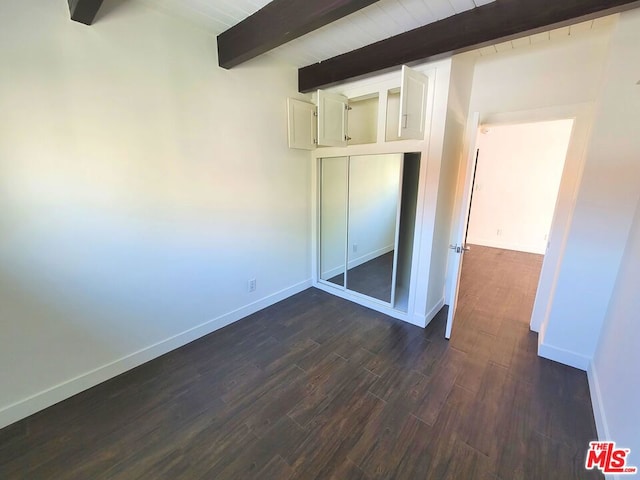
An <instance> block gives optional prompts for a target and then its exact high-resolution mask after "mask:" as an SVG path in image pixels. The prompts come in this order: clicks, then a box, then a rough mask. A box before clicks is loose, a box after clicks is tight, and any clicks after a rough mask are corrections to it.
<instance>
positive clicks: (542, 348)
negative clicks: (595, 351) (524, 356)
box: [538, 343, 591, 371]
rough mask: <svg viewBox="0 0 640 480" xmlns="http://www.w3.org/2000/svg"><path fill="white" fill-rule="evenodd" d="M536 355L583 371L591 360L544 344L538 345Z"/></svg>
mask: <svg viewBox="0 0 640 480" xmlns="http://www.w3.org/2000/svg"><path fill="white" fill-rule="evenodd" d="M538 355H539V356H541V357H543V358H547V359H549V360H553V361H554V362H558V363H562V364H564V365H568V366H570V367H574V368H578V369H580V370H584V371H586V370H587V369H588V368H589V364H590V363H591V359H590V358H588V357H585V356H584V355H580V354H579V353H576V352H572V351H570V350H565V349H563V348H558V347H555V346H553V345H549V344H545V343H541V344H539V345H538Z"/></svg>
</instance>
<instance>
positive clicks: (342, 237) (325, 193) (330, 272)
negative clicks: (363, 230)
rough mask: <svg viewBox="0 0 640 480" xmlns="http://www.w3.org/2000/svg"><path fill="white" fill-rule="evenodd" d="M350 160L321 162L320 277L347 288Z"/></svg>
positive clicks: (324, 160)
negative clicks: (346, 265) (346, 264)
mask: <svg viewBox="0 0 640 480" xmlns="http://www.w3.org/2000/svg"><path fill="white" fill-rule="evenodd" d="M348 165H349V161H348V158H347V157H336V158H323V159H322V161H321V163H320V278H321V279H322V280H326V281H328V282H331V283H334V284H336V285H340V286H344V285H345V283H344V282H345V260H346V245H347V200H348V199H347V195H348Z"/></svg>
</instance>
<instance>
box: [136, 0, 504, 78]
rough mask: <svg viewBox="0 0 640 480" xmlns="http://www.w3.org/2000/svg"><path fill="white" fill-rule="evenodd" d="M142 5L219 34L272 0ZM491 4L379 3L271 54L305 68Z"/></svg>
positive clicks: (440, 0) (150, 0)
mask: <svg viewBox="0 0 640 480" xmlns="http://www.w3.org/2000/svg"><path fill="white" fill-rule="evenodd" d="M143 1H144V2H145V3H147V4H148V5H150V6H153V7H154V8H158V9H161V10H164V11H165V12H167V13H170V14H173V15H177V16H180V17H183V18H186V19H188V20H190V21H192V22H195V23H197V24H198V25H200V26H201V27H203V28H205V29H206V30H207V31H209V32H211V33H212V34H214V35H218V34H220V33H222V32H224V31H225V30H227V29H228V28H230V27H232V26H234V25H235V24H237V23H238V22H240V21H241V20H244V19H245V18H246V17H248V16H249V15H251V14H253V13H255V12H256V11H257V10H259V9H260V8H262V7H264V6H265V5H266V4H267V3H269V1H270V0H143ZM309 1H314V0H309ZM493 1H495V0H380V1H379V2H376V3H374V4H373V5H370V6H368V7H365V8H363V9H362V10H359V11H357V12H355V13H352V14H351V15H349V16H347V17H344V18H342V19H340V20H338V21H336V22H333V23H331V24H330V25H327V26H325V27H322V28H320V29H318V30H316V31H314V32H311V33H308V34H307V35H305V36H303V37H300V38H298V39H296V40H293V41H292V42H289V43H287V44H286V45H283V46H281V47H279V48H277V49H275V50H273V51H272V52H270V53H269V55H272V56H275V57H277V58H279V59H281V60H284V61H286V62H288V63H290V64H293V65H295V66H296V67H304V66H306V65H309V64H312V63H316V62H319V61H322V60H326V59H328V58H331V57H334V56H336V55H340V54H342V53H346V52H349V51H351V50H355V49H356V48H360V47H363V46H365V45H369V44H370V43H374V42H377V41H379V40H383V39H385V38H388V37H391V36H393V35H397V34H399V33H402V32H406V31H408V30H411V29H414V28H417V27H420V26H422V25H426V24H427V23H432V22H435V21H437V20H441V19H443V18H447V17H450V16H453V15H455V14H456V13H460V12H463V11H465V10H470V9H472V8H475V7H476V6H481V5H484V4H487V3H491V2H493Z"/></svg>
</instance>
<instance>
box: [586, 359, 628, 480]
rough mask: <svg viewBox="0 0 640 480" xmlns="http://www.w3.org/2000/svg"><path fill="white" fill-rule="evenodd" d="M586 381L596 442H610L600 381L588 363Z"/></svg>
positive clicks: (614, 478) (610, 478) (616, 477)
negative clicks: (596, 435)
mask: <svg viewBox="0 0 640 480" xmlns="http://www.w3.org/2000/svg"><path fill="white" fill-rule="evenodd" d="M587 380H588V382H589V394H590V396H591V407H592V408H593V418H594V419H595V421H596V432H597V433H598V440H600V441H602V442H610V441H612V440H613V437H612V436H611V433H610V432H609V423H608V422H607V415H606V413H605V410H604V402H603V401H602V399H603V398H604V397H603V396H602V390H601V389H600V381H599V380H598V372H597V371H596V368H595V366H594V364H593V362H590V363H589V368H588V369H587ZM605 478H607V479H608V480H620V479H621V478H622V476H621V475H614V474H607V475H605Z"/></svg>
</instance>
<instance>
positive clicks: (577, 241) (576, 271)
mask: <svg viewBox="0 0 640 480" xmlns="http://www.w3.org/2000/svg"><path fill="white" fill-rule="evenodd" d="M638 45H640V10H632V11H629V12H627V13H624V14H621V15H620V20H619V22H618V25H617V27H616V29H615V30H614V33H613V37H612V40H611V53H610V56H609V61H608V67H607V72H606V77H605V82H604V86H603V89H602V93H601V95H600V99H599V102H598V106H597V109H596V113H595V122H594V125H593V131H592V135H591V140H590V142H589V144H588V149H587V156H586V162H585V167H584V173H583V176H582V183H581V187H580V191H579V193H578V197H577V200H576V205H575V211H574V216H573V222H572V225H571V230H570V232H569V236H568V239H567V248H566V251H565V255H564V260H563V262H562V266H561V268H560V272H559V276H558V280H557V286H556V294H555V297H554V301H553V304H552V306H551V310H550V312H549V317H548V320H547V324H546V326H544V327H543V330H542V332H541V340H542V350H541V353H542V354H544V355H546V356H558V354H559V355H560V356H561V358H564V359H565V360H566V361H572V360H573V361H574V363H575V364H576V366H579V367H581V368H586V367H587V365H588V363H589V360H590V359H591V358H592V357H593V355H594V353H595V351H596V346H597V344H598V339H599V336H600V331H601V327H602V324H603V321H604V319H605V317H606V314H607V309H608V308H609V303H610V298H611V296H612V294H613V293H614V287H615V282H616V278H617V277H618V271H619V268H620V265H621V262H624V263H626V262H627V260H629V259H628V258H626V257H625V256H624V250H625V245H626V242H627V238H628V236H629V231H630V228H631V225H632V221H633V216H634V213H635V209H636V205H637V203H638V198H640V181H639V179H640V161H639V160H638V154H639V152H640V137H639V136H638V132H639V131H640V86H639V85H637V82H638V81H640V64H639V63H638V62H637V61H636V59H637V56H638Z"/></svg>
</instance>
